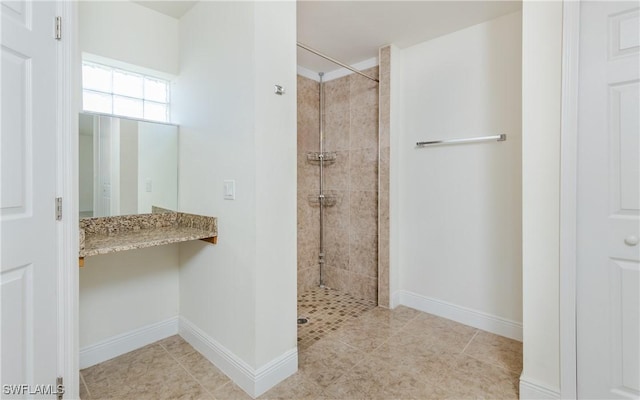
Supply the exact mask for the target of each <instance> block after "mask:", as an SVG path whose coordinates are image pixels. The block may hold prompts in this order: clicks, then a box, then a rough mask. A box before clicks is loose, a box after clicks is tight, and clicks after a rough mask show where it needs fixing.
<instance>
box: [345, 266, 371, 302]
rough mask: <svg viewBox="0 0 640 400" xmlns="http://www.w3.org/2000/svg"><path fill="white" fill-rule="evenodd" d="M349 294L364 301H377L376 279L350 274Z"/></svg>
mask: <svg viewBox="0 0 640 400" xmlns="http://www.w3.org/2000/svg"><path fill="white" fill-rule="evenodd" d="M349 286H350V290H351V291H350V292H349V294H352V295H354V296H357V297H360V298H362V299H365V300H370V301H377V298H378V290H377V288H378V278H370V277H368V276H363V275H360V274H353V273H352V274H350V276H349Z"/></svg>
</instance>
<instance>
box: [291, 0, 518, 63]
mask: <svg viewBox="0 0 640 400" xmlns="http://www.w3.org/2000/svg"><path fill="white" fill-rule="evenodd" d="M521 8H522V3H521V2H520V1H298V41H299V42H302V43H304V44H306V45H308V46H310V47H312V48H314V49H316V50H319V51H320V52H323V53H325V54H326V55H328V56H331V57H333V58H335V59H337V60H339V61H342V62H344V63H345V64H349V65H352V64H355V63H357V62H360V61H363V60H366V59H368V58H372V57H377V56H378V49H379V48H380V47H382V46H384V45H387V44H392V43H393V44H395V45H397V46H398V47H400V48H405V47H409V46H412V45H414V44H417V43H420V42H424V41H426V40H429V39H433V38H435V37H438V36H442V35H445V34H447V33H450V32H454V31H457V30H459V29H463V28H466V27H469V26H472V25H476V24H478V23H481V22H484V21H487V20H490V19H493V18H497V17H499V16H501V15H505V14H509V13H512V12H515V11H517V10H520V9H521ZM298 65H300V66H302V67H305V68H308V69H310V70H312V71H315V72H330V71H332V70H335V69H338V68H339V67H337V66H336V65H335V64H333V63H330V62H328V61H326V60H323V59H322V58H320V57H318V56H316V55H313V54H311V53H309V52H307V51H305V50H302V49H300V48H299V49H298Z"/></svg>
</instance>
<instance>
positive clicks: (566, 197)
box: [560, 0, 580, 399]
mask: <svg viewBox="0 0 640 400" xmlns="http://www.w3.org/2000/svg"><path fill="white" fill-rule="evenodd" d="M579 38H580V1H579V0H578V1H567V0H565V1H564V2H563V16H562V103H561V104H562V115H561V134H560V397H561V398H562V399H576V398H577V368H576V363H577V353H576V345H577V342H576V257H577V254H576V251H577V248H576V237H577V232H576V227H577V225H576V222H577V207H576V206H577V200H578V199H577V180H578V169H577V166H578V80H579V79H578V78H579V74H578V72H579V69H578V67H579V66H578V63H579V49H580V40H579Z"/></svg>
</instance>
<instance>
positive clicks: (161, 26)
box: [78, 1, 179, 349]
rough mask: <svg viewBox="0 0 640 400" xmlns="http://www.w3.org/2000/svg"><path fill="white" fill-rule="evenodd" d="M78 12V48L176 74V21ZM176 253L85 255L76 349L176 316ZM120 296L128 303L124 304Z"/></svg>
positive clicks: (126, 7)
mask: <svg viewBox="0 0 640 400" xmlns="http://www.w3.org/2000/svg"><path fill="white" fill-rule="evenodd" d="M78 12H79V15H78V23H79V32H78V38H79V50H80V51H81V52H89V53H92V54H94V55H97V56H101V57H108V58H113V59H115V60H118V61H121V62H124V63H129V64H135V65H140V66H142V67H145V68H150V69H154V70H157V71H159V72H162V73H166V74H175V73H177V72H178V65H179V62H178V54H179V52H178V21H177V20H176V19H174V18H171V17H167V16H164V15H162V14H159V13H157V12H155V11H152V10H149V9H147V8H145V7H142V6H140V5H137V4H134V3H131V2H126V1H125V2H110V1H98V2H93V1H91V2H89V1H87V2H84V1H83V2H80V3H79V5H78ZM141 21H144V23H141ZM178 251H179V249H178V246H160V247H155V248H151V249H146V250H136V251H127V252H123V253H119V254H112V255H102V256H94V257H89V258H87V260H86V264H85V268H84V269H83V270H82V272H81V274H80V307H81V310H80V311H81V313H80V314H81V315H80V327H79V330H80V335H81V341H80V347H81V349H82V348H86V347H90V346H91V345H93V344H96V343H98V342H100V341H102V340H104V339H105V338H107V337H109V336H115V335H119V334H124V333H127V332H130V331H132V330H134V329H137V328H140V327H141V326H142V325H144V324H153V323H157V322H160V321H162V320H164V319H166V318H167V317H168V316H174V317H175V316H177V313H178V276H179V275H178ZM98 283H100V284H99V285H98ZM123 288H126V292H125V291H124V289H123ZM123 299H127V300H131V301H130V302H129V303H128V304H127V305H126V306H125V304H122V303H121V301H122V300H123ZM134 300H135V301H134ZM139 301H142V303H141V304H143V305H144V306H140V307H139V306H138V303H139ZM112 304H113V305H114V306H113V308H112V309H111V311H109V310H106V308H109V307H111V305H112Z"/></svg>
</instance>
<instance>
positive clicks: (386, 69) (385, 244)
mask: <svg viewBox="0 0 640 400" xmlns="http://www.w3.org/2000/svg"><path fill="white" fill-rule="evenodd" d="M378 59H379V60H380V66H379V68H380V71H379V79H380V84H379V101H378V109H379V118H378V120H379V130H378V131H379V148H380V151H379V154H380V160H379V167H378V173H379V175H380V178H379V188H378V305H380V306H382V307H389V305H390V300H389V297H390V293H389V265H390V263H389V237H390V236H389V182H390V174H389V172H390V162H389V161H390V145H391V140H390V136H391V106H390V104H391V90H390V87H391V47H389V46H387V47H383V48H381V49H380V52H379V57H378Z"/></svg>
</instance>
